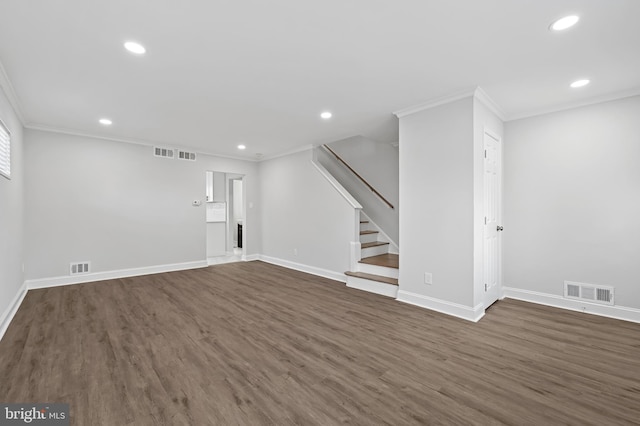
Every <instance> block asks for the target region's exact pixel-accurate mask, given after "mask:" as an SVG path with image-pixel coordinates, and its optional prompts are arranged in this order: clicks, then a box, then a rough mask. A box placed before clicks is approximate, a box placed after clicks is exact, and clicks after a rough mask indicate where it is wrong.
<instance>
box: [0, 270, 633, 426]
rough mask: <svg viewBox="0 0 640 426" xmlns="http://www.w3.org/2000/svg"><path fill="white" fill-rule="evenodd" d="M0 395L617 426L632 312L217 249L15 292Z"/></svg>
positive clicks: (217, 409)
mask: <svg viewBox="0 0 640 426" xmlns="http://www.w3.org/2000/svg"><path fill="white" fill-rule="evenodd" d="M0 401H2V402H66V403H69V404H70V407H71V419H72V424H74V425H333V424H352V425H405V424H407V425H408V424H433V425H451V424H469V425H502V424H508V425H541V424H544V425H554V424H569V425H603V424H607V425H617V424H620V425H626V424H629V425H632V424H640V324H634V323H629V322H624V321H618V320H614V319H608V318H602V317H597V316H592V315H585V314H581V313H577V312H569V311H563V310H559V309H554V308H549V307H545V306H540V305H533V304H529V303H525V302H520V301H515V300H503V301H499V302H497V303H496V304H495V305H494V306H493V307H492V308H491V309H490V310H489V311H488V312H487V315H486V316H485V317H484V318H483V319H482V320H481V321H480V322H479V323H470V322H466V321H463V320H460V319H457V318H454V317H449V316H446V315H442V314H439V313H436V312H432V311H428V310H424V309H420V308H417V307H414V306H411V305H407V304H403V303H398V302H397V301H394V300H392V299H389V298H385V297H381V296H378V295H374V294H371V293H366V292H362V291H359V290H355V289H350V288H347V287H346V286H345V285H344V284H343V283H338V282H336V281H332V280H328V279H324V278H319V277H317V276H312V275H308V274H305V273H302V272H299V271H292V270H288V269H284V268H281V267H278V266H274V265H270V264H267V263H263V262H240V263H235V264H223V265H216V266H211V267H209V268H204V269H198V270H189V271H181V272H172V273H165V274H156V275H148V276H141V277H132V278H123V279H115V280H108V281H103V282H97V283H88V284H82V285H71V286H64V287H56V288H48V289H40V290H31V291H29V293H28V294H27V296H26V297H25V299H24V301H23V303H22V305H21V307H20V309H19V310H18V312H17V313H16V315H15V317H14V319H13V321H12V323H11V325H10V327H9V329H8V330H7V332H6V334H5V337H4V338H3V340H2V341H1V342H0Z"/></svg>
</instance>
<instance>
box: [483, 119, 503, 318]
mask: <svg viewBox="0 0 640 426" xmlns="http://www.w3.org/2000/svg"><path fill="white" fill-rule="evenodd" d="M487 136H488V137H490V138H491V139H493V140H494V141H496V143H497V160H496V161H497V166H496V167H497V175H498V176H497V180H498V188H497V191H498V194H497V198H498V211H497V220H496V221H497V223H498V225H499V226H502V224H503V211H502V209H503V203H502V195H503V171H504V167H503V166H504V164H503V144H502V137H501V136H500V135H499V134H497V133H496V132H494V131H492V130H490V129H488V128H487V127H486V126H485V127H484V128H483V131H482V151H483V152H484V150H485V137H487ZM484 167H485V166H484V160H483V163H482V194H483V206H484V202H485V199H484V194H485V189H486V181H485V179H484V177H485V170H484ZM482 216H483V217H484V207H483V214H482ZM482 238H483V244H482V247H483V249H482V277H483V279H482V281H483V283H482V284H483V289H484V276H485V256H486V255H487V254H486V253H485V252H484V228H483V233H482ZM497 245H498V249H497V257H498V258H497V261H496V263H497V269H498V270H497V271H496V281H497V283H496V286H497V289H496V291H497V297H496V300H500V299H502V233H501V232H498V234H497ZM496 300H494V301H492V302H491V303H490V304H489V305H487V293H486V291H483V300H482V302H483V307H484V309H487V308H488V307H489V306H490V305H491V304H492V303H494V302H495V301H496Z"/></svg>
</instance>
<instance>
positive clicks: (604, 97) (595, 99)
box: [504, 87, 640, 121]
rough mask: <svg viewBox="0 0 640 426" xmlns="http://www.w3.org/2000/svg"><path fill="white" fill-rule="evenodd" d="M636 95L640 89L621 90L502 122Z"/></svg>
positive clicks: (523, 114)
mask: <svg viewBox="0 0 640 426" xmlns="http://www.w3.org/2000/svg"><path fill="white" fill-rule="evenodd" d="M638 95H640V87H634V88H633V89H629V90H623V91H620V92H615V93H609V94H606V95H602V96H596V97H593V98H589V99H586V100H581V101H576V102H570V103H566V104H562V105H555V106H550V107H547V108H540V109H536V110H531V111H527V112H523V113H519V114H512V115H508V116H507V119H506V120H504V121H515V120H521V119H523V118H530V117H535V116H538V115H544V114H550V113H552V112H560V111H566V110H569V109H574V108H580V107H584V106H589V105H595V104H601V103H605V102H610V101H616V100H618V99H624V98H630V97H632V96H638Z"/></svg>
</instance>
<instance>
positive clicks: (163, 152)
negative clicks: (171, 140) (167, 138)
mask: <svg viewBox="0 0 640 426" xmlns="http://www.w3.org/2000/svg"><path fill="white" fill-rule="evenodd" d="M153 155H154V156H156V157H162V158H169V159H171V160H173V157H174V156H175V152H174V151H173V149H171V148H161V147H159V146H156V147H154V148H153Z"/></svg>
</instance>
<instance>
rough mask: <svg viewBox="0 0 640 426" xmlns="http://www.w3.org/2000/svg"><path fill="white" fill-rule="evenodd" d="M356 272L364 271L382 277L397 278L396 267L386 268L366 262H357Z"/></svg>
mask: <svg viewBox="0 0 640 426" xmlns="http://www.w3.org/2000/svg"><path fill="white" fill-rule="evenodd" d="M358 272H364V273H367V274H373V275H381V276H383V277H389V278H395V279H398V275H399V273H398V269H397V268H387V267H386V266H380V265H369V264H367V263H358Z"/></svg>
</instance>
